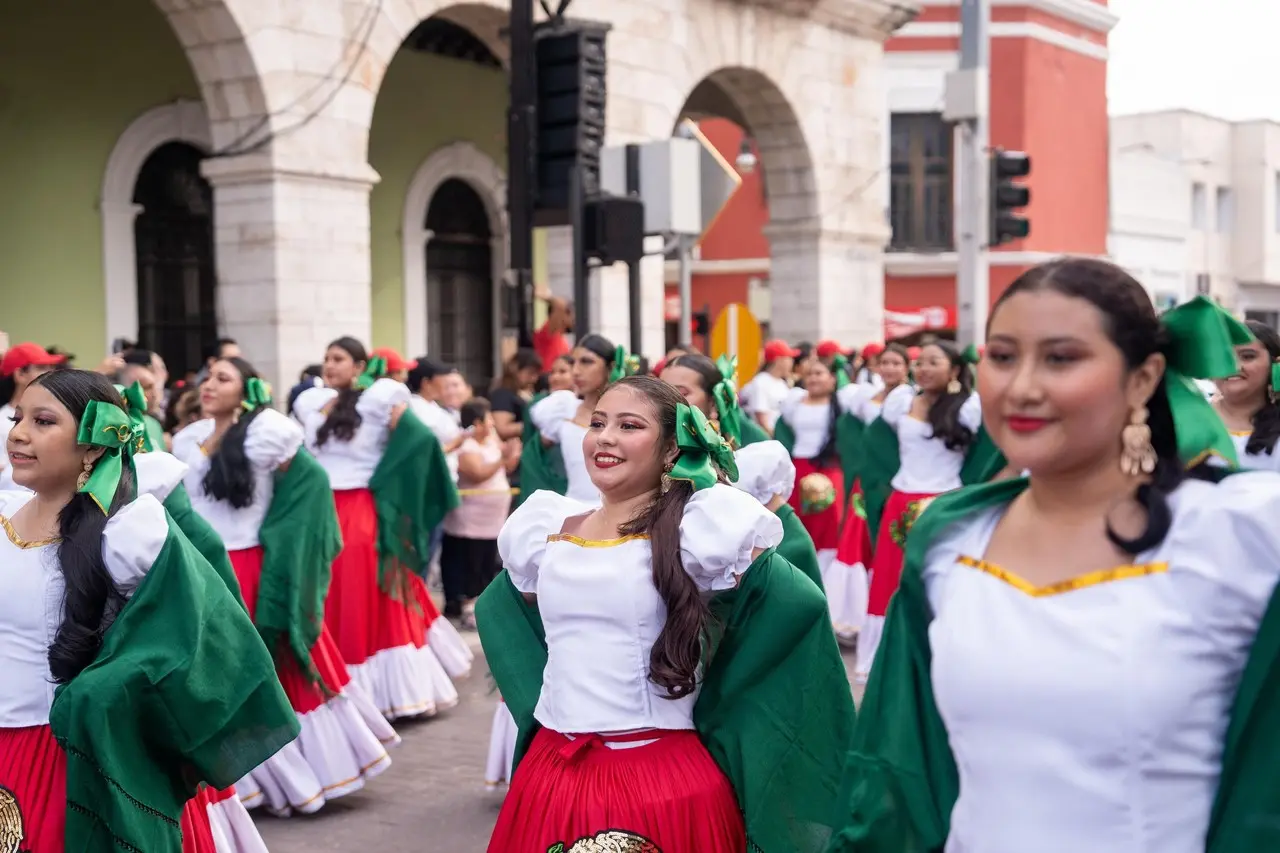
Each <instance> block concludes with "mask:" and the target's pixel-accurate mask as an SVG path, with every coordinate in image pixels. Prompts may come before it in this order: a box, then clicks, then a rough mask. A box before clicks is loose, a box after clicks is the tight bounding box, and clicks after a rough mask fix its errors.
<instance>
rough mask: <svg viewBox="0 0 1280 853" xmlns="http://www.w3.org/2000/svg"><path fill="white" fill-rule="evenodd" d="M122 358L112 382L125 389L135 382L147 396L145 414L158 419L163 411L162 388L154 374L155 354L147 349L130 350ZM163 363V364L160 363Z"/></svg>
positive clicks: (158, 378)
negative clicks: (122, 364)
mask: <svg viewBox="0 0 1280 853" xmlns="http://www.w3.org/2000/svg"><path fill="white" fill-rule="evenodd" d="M122 358H123V359H124V366H123V367H122V368H121V369H120V370H119V371H117V372H116V375H115V377H114V379H113V380H112V381H114V382H115V383H116V384H117V385H123V386H125V387H126V388H127V387H128V386H130V385H132V384H133V383H135V382H137V383H138V384H139V385H141V386H142V391H143V393H144V394H146V396H147V414H149V415H151V416H152V417H153V418H157V419H158V418H159V416H160V414H161V412H162V411H163V403H164V386H163V385H161V384H160V377H159V376H158V375H157V374H156V369H155V362H156V354H155V353H153V352H152V351H151V350H147V349H132V350H129V351H128V352H126V353H125V354H124V355H123V356H122ZM162 363H163V362H162Z"/></svg>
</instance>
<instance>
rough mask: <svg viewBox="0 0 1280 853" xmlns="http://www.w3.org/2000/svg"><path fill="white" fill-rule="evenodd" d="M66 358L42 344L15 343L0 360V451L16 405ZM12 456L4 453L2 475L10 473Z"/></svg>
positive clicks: (0, 452)
mask: <svg viewBox="0 0 1280 853" xmlns="http://www.w3.org/2000/svg"><path fill="white" fill-rule="evenodd" d="M65 361H66V357H65V356H63V355H61V354H57V353H51V352H49V351H48V350H46V349H45V348H44V347H42V346H40V345H39V344H33V343H30V342H28V343H22V344H14V345H13V346H11V347H9V349H8V350H6V351H5V353H4V357H3V358H0V448H3V447H4V443H5V441H6V440H7V439H8V437H9V431H10V430H11V429H13V420H12V418H13V415H14V411H15V409H14V406H15V404H16V403H17V402H18V398H19V397H21V396H22V392H23V391H24V390H26V387H27V386H28V385H30V384H31V381H32V380H33V379H35V378H36V377H37V376H39V375H40V374H42V373H48V372H49V371H50V370H55V369H57V367H58V366H59V365H61V364H63V363H64V362H65ZM8 468H9V454H8V453H6V452H4V451H3V450H0V474H4V473H7V470H8Z"/></svg>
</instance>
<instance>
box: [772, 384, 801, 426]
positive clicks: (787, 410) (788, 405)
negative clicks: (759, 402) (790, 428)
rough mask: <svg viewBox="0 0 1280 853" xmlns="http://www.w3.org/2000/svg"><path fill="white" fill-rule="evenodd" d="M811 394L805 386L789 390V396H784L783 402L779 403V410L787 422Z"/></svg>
mask: <svg viewBox="0 0 1280 853" xmlns="http://www.w3.org/2000/svg"><path fill="white" fill-rule="evenodd" d="M807 396H809V394H808V392H807V391H805V390H804V389H803V388H800V387H796V388H791V389H788V390H787V396H785V397H783V398H782V402H781V403H779V404H778V412H779V414H781V415H782V417H784V418H786V420H787V422H788V423H789V422H790V421H791V416H792V415H794V414H795V411H796V409H797V408H798V407H799V406H801V405H802V404H803V403H804V400H805V398H806V397H807Z"/></svg>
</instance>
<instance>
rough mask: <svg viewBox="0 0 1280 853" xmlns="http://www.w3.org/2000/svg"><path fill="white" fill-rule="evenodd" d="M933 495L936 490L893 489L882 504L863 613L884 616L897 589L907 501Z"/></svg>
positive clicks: (906, 526) (907, 518)
mask: <svg viewBox="0 0 1280 853" xmlns="http://www.w3.org/2000/svg"><path fill="white" fill-rule="evenodd" d="M933 497H937V493H936V492H899V491H894V492H893V493H891V494H890V495H889V499H888V500H887V501H885V504H884V515H883V517H882V519H881V521H880V533H879V535H878V536H877V537H876V546H875V552H874V555H873V556H872V558H871V592H870V597H869V600H868V603H867V613H868V615H871V616H884V615H885V614H886V613H888V612H889V601H890V600H891V599H892V598H893V594H894V593H895V592H897V591H898V583H899V582H900V581H901V580H902V561H903V557H904V556H905V555H904V554H903V550H902V540H903V538H904V537H905V536H906V534H907V532H908V531H909V530H910V529H911V522H912V521H913V520H914V519H913V516H912V512H911V510H912V507H911V505H912V504H913V503H915V502H916V501H920V500H926V499H928V498H933Z"/></svg>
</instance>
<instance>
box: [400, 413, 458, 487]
mask: <svg viewBox="0 0 1280 853" xmlns="http://www.w3.org/2000/svg"><path fill="white" fill-rule="evenodd" d="M409 408H410V409H412V410H413V413H414V414H415V415H417V416H418V420H420V421H422V422H423V423H424V424H426V425H427V428H428V429H430V430H431V431H432V432H433V433H435V436H436V439H437V440H438V441H439V442H440V443H441V444H443V445H448V444H449V443H450V442H452V441H455V440H457V438H458V436H460V435H462V427H460V426H459V425H458V417H457V415H455V414H453V413H451V412H450V411H449V410H448V409H446V408H445V407H444V406H441V405H440V404H439V403H437V402H435V401H434V400H426V399H423V398H422V397H420V396H418V395H417V394H414V395H413V396H411V397H410V398H409ZM444 458H445V461H446V462H447V463H448V464H449V473H450V474H452V475H453V481H454V482H455V483H456V482H458V453H457V451H454V452H453V453H446V454H445V455H444Z"/></svg>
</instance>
